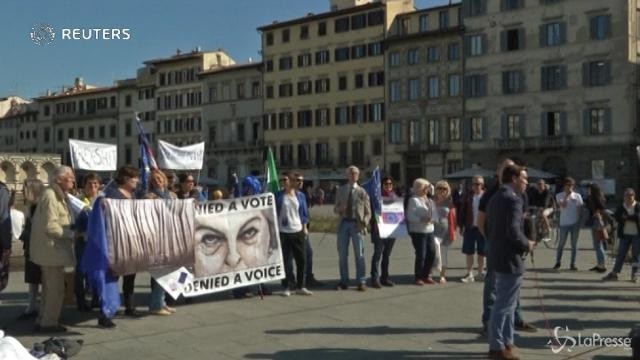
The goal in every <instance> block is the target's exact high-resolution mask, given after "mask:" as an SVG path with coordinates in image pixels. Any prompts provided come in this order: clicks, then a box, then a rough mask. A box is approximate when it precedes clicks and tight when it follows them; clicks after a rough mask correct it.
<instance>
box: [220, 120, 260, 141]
mask: <svg viewBox="0 0 640 360" xmlns="http://www.w3.org/2000/svg"><path fill="white" fill-rule="evenodd" d="M246 125H247V124H246V123H245V121H244V120H242V119H239V120H237V121H232V122H230V123H227V124H222V125H221V127H222V137H223V142H233V143H237V142H240V143H243V142H245V141H247V139H250V140H251V141H254V142H257V141H258V139H259V138H260V133H261V132H262V131H261V129H260V118H258V119H257V120H256V121H253V122H252V123H251V126H252V128H251V134H250V135H251V136H250V137H247V131H246V128H247V126H246ZM217 141H218V125H217V123H209V142H210V144H213V143H215V142H217Z"/></svg>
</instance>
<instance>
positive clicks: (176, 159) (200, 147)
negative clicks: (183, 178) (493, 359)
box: [158, 140, 204, 170]
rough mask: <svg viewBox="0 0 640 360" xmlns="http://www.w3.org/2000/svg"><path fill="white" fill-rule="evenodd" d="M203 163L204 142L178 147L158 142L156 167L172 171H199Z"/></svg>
mask: <svg viewBox="0 0 640 360" xmlns="http://www.w3.org/2000/svg"><path fill="white" fill-rule="evenodd" d="M203 161H204V142H201V143H198V144H194V145H189V146H184V147H178V146H175V145H172V144H169V143H168V142H166V141H162V140H158V166H159V167H160V168H162V169H172V170H200V169H202V163H203Z"/></svg>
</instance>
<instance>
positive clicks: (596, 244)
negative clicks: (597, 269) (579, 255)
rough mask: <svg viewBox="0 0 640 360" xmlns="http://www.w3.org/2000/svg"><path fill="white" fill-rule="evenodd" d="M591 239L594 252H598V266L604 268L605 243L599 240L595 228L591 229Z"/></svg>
mask: <svg viewBox="0 0 640 360" xmlns="http://www.w3.org/2000/svg"><path fill="white" fill-rule="evenodd" d="M591 239H592V240H593V250H594V251H595V252H596V261H597V262H598V265H600V266H604V257H605V253H604V241H601V240H598V235H597V234H596V230H595V229H594V228H592V229H591Z"/></svg>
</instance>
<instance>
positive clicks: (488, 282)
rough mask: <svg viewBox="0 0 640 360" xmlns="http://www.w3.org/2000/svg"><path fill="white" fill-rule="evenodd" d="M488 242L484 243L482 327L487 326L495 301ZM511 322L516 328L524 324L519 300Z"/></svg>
mask: <svg viewBox="0 0 640 360" xmlns="http://www.w3.org/2000/svg"><path fill="white" fill-rule="evenodd" d="M489 250H490V246H489V241H485V253H486V254H487V270H486V273H485V275H484V284H483V285H484V288H483V289H482V325H483V326H488V325H489V319H490V317H491V309H492V308H493V304H494V303H495V301H496V272H495V271H494V270H493V261H491V257H490V256H489ZM513 321H514V323H515V325H516V326H519V325H521V324H523V323H524V319H523V318H522V310H521V309H520V298H518V301H517V303H516V310H515V311H514V312H513Z"/></svg>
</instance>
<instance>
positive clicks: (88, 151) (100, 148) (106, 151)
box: [69, 139, 118, 171]
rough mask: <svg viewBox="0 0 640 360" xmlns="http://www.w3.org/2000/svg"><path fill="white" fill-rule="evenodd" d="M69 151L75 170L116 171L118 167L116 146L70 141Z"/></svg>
mask: <svg viewBox="0 0 640 360" xmlns="http://www.w3.org/2000/svg"><path fill="white" fill-rule="evenodd" d="M69 151H70V154H71V164H72V165H73V168H74V169H82V170H92V171H115V170H116V168H117V166H118V147H117V146H116V145H111V144H103V143H95V142H89V141H80V140H73V139H69Z"/></svg>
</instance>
